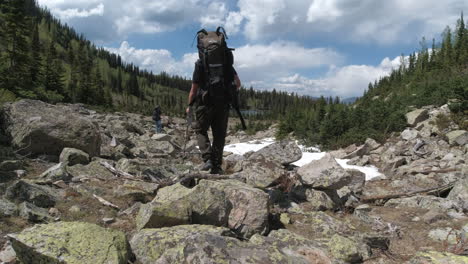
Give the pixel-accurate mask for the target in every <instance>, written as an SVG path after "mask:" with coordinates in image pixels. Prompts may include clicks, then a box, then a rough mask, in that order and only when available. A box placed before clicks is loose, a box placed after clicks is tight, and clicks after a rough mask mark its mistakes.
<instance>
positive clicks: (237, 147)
mask: <svg viewBox="0 0 468 264" xmlns="http://www.w3.org/2000/svg"><path fill="white" fill-rule="evenodd" d="M274 142H275V139H274V138H265V139H262V140H254V141H249V142H245V143H237V144H231V145H226V146H225V147H224V150H225V151H229V152H232V153H234V154H238V155H244V154H245V153H247V152H249V151H258V150H260V149H262V148H264V147H266V146H268V145H270V144H273V143H274ZM299 147H300V148H301V150H302V158H301V159H300V160H298V161H296V162H294V163H292V164H293V165H295V166H298V167H302V166H304V165H306V164H308V163H310V162H311V161H313V160H319V159H321V158H323V157H324V156H325V154H326V152H320V150H319V149H318V148H306V147H304V146H301V145H299ZM312 151H313V152H312ZM336 161H337V162H338V164H340V165H341V167H343V168H345V169H356V170H359V171H361V172H363V173H364V174H365V175H366V180H367V181H368V180H371V179H373V178H375V177H378V176H381V175H382V173H380V172H379V170H378V169H377V167H375V166H355V165H348V164H346V162H348V161H349V159H336Z"/></svg>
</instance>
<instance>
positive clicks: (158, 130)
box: [153, 105, 162, 133]
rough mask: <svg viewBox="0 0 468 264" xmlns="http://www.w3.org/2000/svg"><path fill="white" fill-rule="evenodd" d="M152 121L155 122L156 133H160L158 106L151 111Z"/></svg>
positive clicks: (159, 110) (159, 111)
mask: <svg viewBox="0 0 468 264" xmlns="http://www.w3.org/2000/svg"><path fill="white" fill-rule="evenodd" d="M153 120H154V122H155V128H156V133H161V132H162V123H161V107H160V106H159V105H158V106H156V107H155V108H154V110H153Z"/></svg>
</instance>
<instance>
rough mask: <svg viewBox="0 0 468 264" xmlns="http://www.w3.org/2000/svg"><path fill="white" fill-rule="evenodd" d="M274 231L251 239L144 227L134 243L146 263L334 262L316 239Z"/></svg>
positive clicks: (204, 229) (205, 230)
mask: <svg viewBox="0 0 468 264" xmlns="http://www.w3.org/2000/svg"><path fill="white" fill-rule="evenodd" d="M274 233H276V232H272V234H271V236H270V237H263V236H259V235H256V236H255V237H252V239H251V240H250V241H241V240H238V239H236V238H235V237H234V234H233V233H232V232H230V230H229V229H227V228H221V227H213V226H203V225H190V226H188V225H186V226H176V227H171V228H161V229H144V230H141V231H140V232H139V233H137V234H136V235H135V236H134V237H133V238H132V240H131V241H130V244H131V246H132V250H133V252H134V254H135V256H136V259H137V261H139V262H140V263H142V264H147V263H199V264H201V263H271V264H275V263H298V264H302V263H304V264H306V263H323V264H331V263H332V261H331V259H330V258H329V257H328V256H327V255H326V253H325V252H324V251H323V250H321V249H320V248H317V247H315V245H316V243H315V242H313V241H310V240H307V239H305V238H302V237H300V236H297V235H293V234H291V233H290V232H288V231H286V230H284V231H283V232H278V233H280V234H279V235H278V236H277V237H275V236H274ZM284 233H288V234H289V235H285V234H284ZM338 263H339V262H338Z"/></svg>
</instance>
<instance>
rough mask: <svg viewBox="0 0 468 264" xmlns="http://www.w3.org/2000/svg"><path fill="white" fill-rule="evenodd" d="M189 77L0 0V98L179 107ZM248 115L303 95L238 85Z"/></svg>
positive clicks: (15, 0)
mask: <svg viewBox="0 0 468 264" xmlns="http://www.w3.org/2000/svg"><path fill="white" fill-rule="evenodd" d="M190 86H191V80H189V79H186V78H184V77H180V76H172V75H169V74H168V73H166V72H162V73H159V74H154V73H153V72H148V71H147V70H141V69H139V67H137V66H135V65H133V64H132V63H126V62H124V61H123V60H122V58H121V57H120V56H119V55H117V54H113V53H110V52H109V51H107V50H105V49H103V48H99V47H96V46H95V45H94V44H93V43H91V42H90V41H89V40H87V39H86V38H85V37H84V36H83V35H82V34H78V33H77V32H76V31H75V30H74V29H73V28H71V27H69V26H68V25H66V24H65V25H64V24H62V23H61V22H60V21H59V20H58V19H56V18H54V17H53V16H52V15H51V13H50V12H49V11H48V10H47V9H44V8H40V7H38V5H37V3H36V0H3V1H1V2H0V103H1V102H2V101H3V102H5V101H13V100H15V99H18V98H30V99H39V100H43V101H46V102H50V103H56V102H70V103H85V104H88V105H93V106H97V107H99V108H103V109H107V110H122V111H134V112H142V113H150V112H151V111H152V109H153V107H154V106H155V105H160V106H161V108H162V109H163V112H164V113H165V114H173V115H174V114H175V115H182V114H183V113H184V109H185V106H186V100H187V99H186V98H187V92H188V91H189V90H190ZM240 98H241V107H242V108H243V109H251V110H252V111H253V112H254V113H255V114H254V115H250V118H252V119H272V118H277V117H278V116H280V115H281V114H284V113H285V112H286V109H287V107H288V106H290V105H297V104H301V105H303V106H305V105H307V104H308V103H310V102H311V101H312V99H311V98H307V97H303V98H301V97H299V96H297V95H288V94H287V93H282V92H276V91H272V92H267V91H255V90H253V88H250V89H242V91H241V93H240Z"/></svg>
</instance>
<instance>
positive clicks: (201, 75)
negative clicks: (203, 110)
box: [192, 59, 237, 104]
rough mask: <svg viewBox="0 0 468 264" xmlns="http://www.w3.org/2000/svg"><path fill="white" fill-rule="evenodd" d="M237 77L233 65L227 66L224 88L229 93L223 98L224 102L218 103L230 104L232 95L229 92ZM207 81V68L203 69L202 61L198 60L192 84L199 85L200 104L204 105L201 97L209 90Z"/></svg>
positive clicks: (198, 100)
mask: <svg viewBox="0 0 468 264" xmlns="http://www.w3.org/2000/svg"><path fill="white" fill-rule="evenodd" d="M235 75H237V72H236V70H235V69H234V67H233V66H232V65H231V66H226V67H225V68H224V86H225V87H226V89H225V90H226V92H227V93H226V94H225V95H224V97H223V98H222V101H219V100H217V102H216V103H224V104H229V102H230V99H231V94H229V93H228V91H229V88H230V86H231V85H233V82H234V76H235ZM206 79H207V73H206V72H205V68H204V67H203V63H202V61H201V60H200V59H198V60H197V62H196V63H195V69H194V71H193V76H192V82H193V83H196V84H198V85H199V89H198V93H197V103H198V104H204V103H203V102H202V100H201V98H200V97H201V94H202V93H203V91H206V90H207V81H206ZM212 103H215V102H212Z"/></svg>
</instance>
